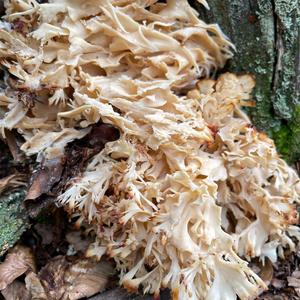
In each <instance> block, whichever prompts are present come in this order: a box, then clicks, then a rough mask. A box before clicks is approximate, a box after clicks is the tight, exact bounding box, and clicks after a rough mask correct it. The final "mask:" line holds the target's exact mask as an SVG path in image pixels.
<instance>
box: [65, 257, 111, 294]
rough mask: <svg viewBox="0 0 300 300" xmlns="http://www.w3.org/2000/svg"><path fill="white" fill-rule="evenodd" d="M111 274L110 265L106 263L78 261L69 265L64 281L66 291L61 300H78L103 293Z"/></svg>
mask: <svg viewBox="0 0 300 300" xmlns="http://www.w3.org/2000/svg"><path fill="white" fill-rule="evenodd" d="M113 274H114V271H113V268H112V265H111V264H110V263H108V262H104V261H103V262H96V261H92V260H88V259H81V260H79V261H78V262H77V263H76V264H74V265H71V267H70V268H69V270H68V271H67V273H66V277H65V281H66V284H68V289H67V291H66V292H65V294H64V297H63V300H78V299H81V298H84V297H90V296H93V295H95V294H97V293H99V292H101V291H103V290H104V289H105V288H106V286H107V284H108V281H109V279H110V277H111V276H112V275H113Z"/></svg>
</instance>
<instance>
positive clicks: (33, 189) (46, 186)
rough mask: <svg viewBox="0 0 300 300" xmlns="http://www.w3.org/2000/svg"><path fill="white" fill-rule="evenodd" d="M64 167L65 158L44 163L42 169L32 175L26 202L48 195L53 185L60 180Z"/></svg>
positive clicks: (57, 158)
mask: <svg viewBox="0 0 300 300" xmlns="http://www.w3.org/2000/svg"><path fill="white" fill-rule="evenodd" d="M63 165H64V158H63V157H56V158H53V159H50V160H46V161H45V162H44V163H42V166H41V167H40V169H38V170H37V171H36V172H34V173H33V175H32V178H31V185H30V188H29V190H28V193H27V196H26V199H25V200H34V199H36V198H38V197H39V196H41V195H42V194H47V193H48V192H49V191H50V190H51V188H52V187H53V185H54V184H55V183H57V182H58V181H59V180H60V177H61V174H62V171H63Z"/></svg>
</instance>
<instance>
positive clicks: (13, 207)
mask: <svg viewBox="0 0 300 300" xmlns="http://www.w3.org/2000/svg"><path fill="white" fill-rule="evenodd" d="M14 165H15V162H14V161H13V159H12V157H11V156H10V154H9V151H8V149H7V147H6V146H5V145H4V143H3V142H1V141H0V178H3V177H5V176H7V175H8V174H9V173H10V171H11V170H12V169H13V168H14ZM25 194H26V193H25V188H17V189H13V190H10V191H7V192H5V193H4V194H2V195H0V257H1V256H2V255H3V254H4V253H5V252H6V250H8V249H9V248H10V247H11V246H12V245H13V244H14V243H15V242H16V241H17V240H18V239H19V238H20V236H21V235H22V233H23V232H24V231H25V230H26V229H27V228H28V226H29V222H28V218H27V214H26V212H25V209H24V206H23V200H24V198H25Z"/></svg>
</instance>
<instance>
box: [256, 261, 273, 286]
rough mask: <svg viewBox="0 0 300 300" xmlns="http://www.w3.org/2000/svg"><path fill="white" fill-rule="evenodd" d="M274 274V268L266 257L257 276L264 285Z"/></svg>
mask: <svg viewBox="0 0 300 300" xmlns="http://www.w3.org/2000/svg"><path fill="white" fill-rule="evenodd" d="M273 274H274V269H273V265H272V262H271V261H270V260H269V259H268V258H266V259H265V263H264V265H261V266H260V272H259V276H260V278H261V279H262V280H263V281H264V282H265V284H266V285H269V284H270V283H271V281H272V278H273Z"/></svg>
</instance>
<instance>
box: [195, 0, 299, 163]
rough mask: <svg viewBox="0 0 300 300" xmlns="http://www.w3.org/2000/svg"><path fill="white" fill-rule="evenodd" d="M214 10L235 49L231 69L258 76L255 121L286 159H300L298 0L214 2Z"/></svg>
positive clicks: (210, 17) (211, 16)
mask: <svg viewBox="0 0 300 300" xmlns="http://www.w3.org/2000/svg"><path fill="white" fill-rule="evenodd" d="M208 2H209V5H210V11H206V10H205V9H203V8H202V7H201V6H200V4H199V3H197V1H193V4H194V6H195V7H196V8H197V10H198V11H199V12H200V16H201V17H202V18H203V19H204V20H205V21H207V22H210V23H218V24H219V25H220V27H221V28H222V30H223V31H224V33H225V34H227V36H228V37H229V38H230V39H231V40H232V41H233V43H234V44H235V46H236V48H237V51H236V53H235V56H234V58H233V60H232V61H231V62H230V63H229V65H228V69H229V70H230V71H234V72H238V73H251V74H253V75H254V76H255V78H256V90H255V94H254V95H255V100H256V108H255V109H254V110H252V111H251V115H252V119H253V121H254V123H255V124H256V125H257V126H258V127H259V128H260V129H261V130H264V131H267V132H268V133H269V134H270V135H271V136H272V137H273V138H274V139H275V142H276V144H277V147H278V149H279V151H280V152H281V153H282V154H283V155H284V157H285V158H286V159H287V160H288V161H290V162H293V161H295V160H297V159H299V157H300V147H299V144H300V130H299V129H298V128H299V124H300V106H299V104H300V52H299V49H300V1H299V0H222V1H220V0H210V1H208Z"/></svg>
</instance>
